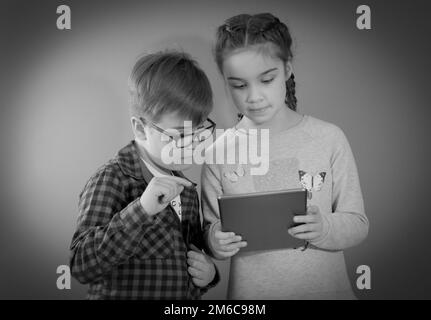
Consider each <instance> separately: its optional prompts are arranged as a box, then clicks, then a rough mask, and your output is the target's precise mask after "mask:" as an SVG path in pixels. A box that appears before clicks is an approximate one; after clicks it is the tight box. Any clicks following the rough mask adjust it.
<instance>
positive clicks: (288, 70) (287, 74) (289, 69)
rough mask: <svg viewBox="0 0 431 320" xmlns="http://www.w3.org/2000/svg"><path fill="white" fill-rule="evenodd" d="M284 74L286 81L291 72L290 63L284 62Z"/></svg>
mask: <svg viewBox="0 0 431 320" xmlns="http://www.w3.org/2000/svg"><path fill="white" fill-rule="evenodd" d="M284 72H285V76H286V80H287V79H289V78H290V76H291V75H292V72H293V70H292V64H291V63H290V61H287V62H286V64H285V68H284Z"/></svg>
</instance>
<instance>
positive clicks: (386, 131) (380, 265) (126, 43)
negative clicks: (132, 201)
mask: <svg viewBox="0 0 431 320" xmlns="http://www.w3.org/2000/svg"><path fill="white" fill-rule="evenodd" d="M60 4H67V5H69V6H70V8H71V11H72V30H70V31H60V30H57V28H56V20H57V14H56V8H57V6H58V5H60ZM361 4H368V5H369V6H370V7H371V10H372V30H368V31H366V30H363V31H360V30H358V29H357V28H356V17H357V15H356V8H357V7H358V6H359V5H361ZM246 12H247V13H258V12H271V13H274V14H276V15H278V16H279V18H280V19H281V20H283V21H285V22H287V24H288V25H289V26H290V29H291V32H292V34H293V37H294V41H295V47H294V54H295V57H294V62H293V66H294V71H295V76H296V80H297V97H298V101H299V110H300V112H302V113H306V114H310V115H312V116H315V117H317V118H321V119H323V120H327V121H330V122H333V123H335V124H337V125H338V126H340V127H341V128H342V129H343V130H344V132H345V133H346V135H347V137H348V139H349V141H350V143H351V146H352V148H353V151H354V154H355V157H356V161H357V164H358V168H359V173H360V178H361V185H362V189H363V194H364V198H365V204H366V213H367V215H368V217H369V219H370V223H371V227H370V233H369V236H368V238H367V240H366V241H365V242H364V243H362V244H361V245H360V246H358V247H355V248H351V249H348V250H346V252H345V254H346V260H347V267H348V272H349V275H350V277H351V279H352V284H353V285H355V282H356V278H357V275H356V273H355V271H356V268H357V266H359V265H362V264H365V265H368V266H370V268H371V272H372V289H371V290H366V291H359V290H356V293H357V295H358V297H360V298H362V299H378V298H380V299H388V298H397V299H399V298H431V275H430V270H431V255H430V246H429V245H430V240H431V233H430V225H431V211H430V209H429V199H430V198H429V197H430V196H429V185H430V183H429V180H428V179H429V178H430V173H429V172H430V168H429V166H428V165H429V158H430V154H431V153H430V144H429V139H428V138H429V137H430V133H431V129H430V125H429V122H430V121H429V120H430V116H431V111H430V110H429V106H430V98H431V94H430V92H431V90H430V89H429V74H430V72H431V67H430V56H431V48H430V40H429V39H430V35H431V34H430V31H431V23H430V19H429V16H430V14H431V10H430V4H429V3H428V2H427V1H390V2H389V1H362V0H361V1H359V0H357V1H346V0H343V1H341V0H340V1H303V0H301V1H293V0H290V1H263V0H260V1H235V3H232V1H169V2H168V1H161V0H157V1H91V3H90V1H61V2H60V1H43V2H42V1H37V2H36V1H1V4H0V45H1V50H0V57H1V59H0V64H1V68H0V84H1V87H0V88H1V92H0V107H1V109H0V112H1V113H0V115H1V117H0V119H1V120H0V121H1V125H0V141H1V160H0V161H1V162H0V164H1V166H0V173H1V182H2V184H1V186H2V187H1V192H0V201H1V208H2V209H1V215H0V244H1V251H0V268H1V269H0V270H1V271H0V298H3V299H12V298H29V299H42V298H49V299H82V298H84V297H85V292H86V287H85V286H82V285H80V284H79V283H78V282H76V281H73V282H72V289H71V290H62V291H61V290H58V289H57V287H56V279H57V276H58V275H57V274H56V268H57V266H59V265H62V264H67V263H68V256H69V251H68V248H69V244H70V240H71V238H72V234H73V232H74V228H75V221H76V217H77V199H78V194H79V192H80V191H81V189H82V188H83V186H84V184H85V182H86V181H87V179H88V178H89V176H90V175H91V174H92V173H93V172H94V171H95V170H96V169H97V168H98V167H99V166H100V165H102V164H103V163H104V162H105V161H106V160H108V159H109V158H110V157H112V156H113V155H114V154H115V153H116V151H117V150H118V149H119V148H121V147H122V146H123V145H125V144H126V143H127V142H128V141H129V140H130V139H131V138H132V133H131V130H130V126H129V120H128V95H127V77H128V74H129V71H130V69H131V67H132V64H133V62H134V60H135V58H136V57H137V56H138V55H139V54H140V53H141V52H143V51H153V50H156V49H161V48H165V47H169V48H182V49H184V50H186V51H188V52H190V53H191V54H192V55H193V56H194V57H195V58H196V59H197V61H198V62H199V63H200V64H201V66H202V68H203V69H204V70H205V71H206V72H207V74H208V76H209V78H210V81H211V83H212V85H213V88H214V92H215V108H214V111H213V113H212V118H214V119H215V120H216V122H217V124H218V127H219V128H227V127H229V126H231V125H232V124H233V123H234V119H235V113H236V112H235V110H234V108H233V107H232V104H231V102H230V101H229V100H227V98H226V95H225V90H224V86H223V83H222V81H221V78H220V76H219V74H218V72H217V69H216V65H215V63H214V61H213V57H212V55H211V45H212V41H213V35H214V31H215V28H216V27H217V26H218V25H219V24H221V23H222V22H223V21H224V20H225V19H226V18H228V17H230V16H232V15H235V14H239V13H246ZM199 171H200V168H195V169H193V170H191V171H190V172H188V173H187V174H188V176H189V177H191V178H192V179H195V180H196V181H198V179H199ZM218 266H219V268H220V270H221V272H222V279H223V280H222V283H221V284H220V285H219V286H218V287H217V288H215V289H213V290H212V291H210V292H209V293H208V294H207V295H206V296H205V297H204V298H212V299H225V296H226V288H227V286H226V285H227V279H228V270H229V262H228V261H224V262H218Z"/></svg>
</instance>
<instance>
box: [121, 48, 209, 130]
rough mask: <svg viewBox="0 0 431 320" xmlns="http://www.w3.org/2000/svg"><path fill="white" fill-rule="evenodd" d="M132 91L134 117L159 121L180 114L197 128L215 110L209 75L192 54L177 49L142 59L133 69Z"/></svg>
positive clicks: (145, 56)
mask: <svg viewBox="0 0 431 320" xmlns="http://www.w3.org/2000/svg"><path fill="white" fill-rule="evenodd" d="M129 92H130V97H131V115H132V116H145V117H149V118H150V120H151V121H155V122H157V121H159V120H160V118H161V117H162V116H163V115H165V114H167V113H171V112H176V113H178V115H179V116H182V117H184V118H186V119H190V120H192V122H193V123H194V124H196V125H197V124H200V123H201V122H203V121H204V120H205V119H206V118H207V116H208V114H209V113H210V112H211V109H212V107H213V95H212V90H211V86H210V82H209V80H208V78H207V76H206V75H205V73H204V72H203V71H202V69H201V68H200V67H199V66H198V64H197V62H196V61H195V60H193V59H192V58H191V57H190V55H188V54H187V53H184V52H179V51H175V50H167V51H160V52H155V53H151V54H147V55H143V56H141V57H140V58H139V59H138V61H137V62H136V63H135V65H134V67H133V69H132V72H131V75H130V78H129Z"/></svg>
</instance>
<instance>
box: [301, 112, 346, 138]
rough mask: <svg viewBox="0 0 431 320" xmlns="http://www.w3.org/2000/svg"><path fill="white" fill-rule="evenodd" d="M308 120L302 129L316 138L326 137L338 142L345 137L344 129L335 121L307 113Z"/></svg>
mask: <svg viewBox="0 0 431 320" xmlns="http://www.w3.org/2000/svg"><path fill="white" fill-rule="evenodd" d="M304 117H306V121H305V123H304V125H303V127H302V129H303V130H304V131H305V132H307V134H309V135H310V136H311V137H312V138H314V139H324V140H327V141H332V142H336V141H338V140H340V139H344V137H345V135H344V132H343V130H342V129H341V128H340V127H339V126H337V125H335V124H334V123H331V122H328V121H325V120H321V119H318V118H315V117H313V116H309V115H305V116H304Z"/></svg>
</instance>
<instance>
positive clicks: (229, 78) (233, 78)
mask: <svg viewBox="0 0 431 320" xmlns="http://www.w3.org/2000/svg"><path fill="white" fill-rule="evenodd" d="M275 70H278V68H271V69H268V70H266V71H264V72H262V73H261V74H259V77H260V76H264V75H265V74H267V73H270V72H272V71H275ZM227 79H228V80H243V79H241V78H236V77H228V78H227Z"/></svg>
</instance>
